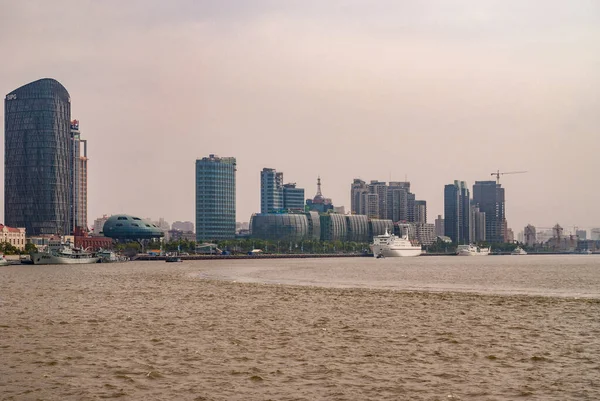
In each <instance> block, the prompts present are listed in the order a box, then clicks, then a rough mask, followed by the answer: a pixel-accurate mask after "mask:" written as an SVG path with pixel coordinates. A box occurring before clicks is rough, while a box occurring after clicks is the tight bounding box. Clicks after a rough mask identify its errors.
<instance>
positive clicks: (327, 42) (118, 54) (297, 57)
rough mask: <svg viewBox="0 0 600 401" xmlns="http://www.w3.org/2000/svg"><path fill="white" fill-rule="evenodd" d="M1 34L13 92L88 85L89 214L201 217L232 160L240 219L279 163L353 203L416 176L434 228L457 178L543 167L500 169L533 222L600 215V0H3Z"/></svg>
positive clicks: (77, 101)
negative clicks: (374, 188) (209, 173)
mask: <svg viewBox="0 0 600 401" xmlns="http://www.w3.org/2000/svg"><path fill="white" fill-rule="evenodd" d="M0 29H1V30H2V34H1V35H0V54H1V59H2V61H1V63H2V68H0V93H1V94H2V95H5V94H7V93H9V92H10V91H12V90H13V89H15V88H17V87H19V86H21V85H24V84H26V83H28V82H31V81H34V80H37V79H39V78H44V77H51V78H55V79H57V80H58V81H60V82H61V83H62V84H63V85H64V86H65V87H66V88H67V90H68V91H69V93H70V95H71V102H72V117H73V118H76V119H79V120H80V127H81V133H82V136H83V137H85V138H87V139H88V155H89V158H90V161H89V184H88V185H89V188H88V193H89V205H88V208H89V214H88V222H89V224H90V225H91V224H92V223H93V220H94V219H95V218H96V217H99V216H101V215H102V214H114V213H128V214H134V215H138V216H140V217H152V218H154V219H158V217H164V218H166V219H167V220H168V221H169V222H173V221H175V220H190V221H195V207H194V203H195V202H194V196H195V195H194V182H195V176H194V164H195V160H196V158H199V157H202V156H206V155H208V154H210V153H215V154H218V155H220V156H234V157H236V158H237V161H238V172H237V220H238V221H248V220H249V218H250V215H251V214H252V213H253V212H258V211H259V210H260V192H259V189H260V188H259V187H260V170H261V169H262V168H263V167H271V168H275V169H277V170H279V171H283V173H284V180H285V181H286V182H296V183H297V184H298V186H300V187H303V188H305V190H306V195H307V197H313V196H314V194H315V192H316V180H317V176H318V175H320V176H321V179H322V185H323V188H322V189H323V194H324V195H325V196H327V197H330V198H332V199H333V202H334V204H335V205H336V206H340V205H343V206H345V207H346V210H349V208H350V184H351V182H352V179H353V178H362V179H363V180H367V181H368V180H382V181H389V180H390V178H391V179H392V180H396V181H399V180H404V178H405V176H406V177H407V178H408V180H409V181H410V182H411V187H412V189H413V192H414V193H415V194H416V196H417V199H424V200H426V201H427V204H428V220H429V222H433V220H434V218H435V216H436V215H437V214H443V187H444V185H445V184H448V183H451V182H452V181H453V180H455V179H459V180H465V181H467V183H468V184H469V187H471V188H472V184H473V183H474V182H475V180H487V179H491V176H490V173H491V172H492V171H495V170H496V169H500V170H501V171H502V170H504V171H513V170H527V171H528V173H527V174H519V175H507V176H504V177H502V178H501V183H502V184H503V186H504V187H505V188H506V210H507V219H508V223H509V227H512V228H513V229H514V230H515V233H516V232H518V231H520V230H522V228H523V226H524V225H526V224H527V223H532V224H534V225H537V226H551V225H552V224H554V223H556V222H559V223H561V224H562V225H563V226H565V227H567V228H569V226H573V225H578V226H582V227H592V226H598V227H600V213H599V212H598V210H599V206H600V185H599V182H600V181H599V178H598V173H599V172H600V157H599V156H598V153H599V150H600V128H599V127H600V95H599V94H600V50H599V49H600V2H598V1H596V0H590V1H576V0H572V1H564V0H539V1H535V0H530V1H522V0H515V1H506V0H504V1H500V0H498V1H492V0H489V1H486V0H463V1H460V0H457V1H447V0H438V1H416V0H415V1H402V0H390V1H367V0H364V1H356V0H348V1H334V0H330V1H322V0H302V1H279V0H257V1H223V0H220V1H216V0H215V1H211V2H209V1H200V0H190V1H184V0H179V1H177V0H174V1H166V0H165V1H155V0H139V1H133V0H132V1H121V0H119V1H117V0H114V1H112V0H104V1H91V0H73V1H57V0H54V1H46V0H39V1H33V0H31V1H14V0H0ZM0 113H2V114H1V117H2V120H4V108H2V110H1V111H0ZM0 146H2V154H4V151H3V149H4V141H1V145H0ZM2 166H3V165H2ZM2 191H3V187H2ZM2 199H3V197H2ZM3 209H4V208H3V205H2V210H3Z"/></svg>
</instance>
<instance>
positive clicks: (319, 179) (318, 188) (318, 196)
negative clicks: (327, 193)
mask: <svg viewBox="0 0 600 401" xmlns="http://www.w3.org/2000/svg"><path fill="white" fill-rule="evenodd" d="M317 198H319V199H321V198H323V194H322V193H321V176H318V177H317V194H316V195H315V199H317Z"/></svg>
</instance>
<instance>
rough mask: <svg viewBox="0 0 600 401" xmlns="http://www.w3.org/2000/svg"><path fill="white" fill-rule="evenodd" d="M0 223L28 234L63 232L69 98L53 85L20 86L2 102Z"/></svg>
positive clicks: (68, 163)
mask: <svg viewBox="0 0 600 401" xmlns="http://www.w3.org/2000/svg"><path fill="white" fill-rule="evenodd" d="M4 118H5V120H4V149H5V150H4V151H5V156H4V221H5V224H6V225H8V226H10V227H25V228H26V229H27V234H28V235H40V234H69V233H70V232H71V230H70V213H71V211H70V208H71V206H70V205H71V189H72V186H71V183H70V180H71V172H72V171H71V170H72V168H73V167H72V163H71V160H72V157H71V100H70V97H69V92H67V90H66V89H65V87H64V86H62V85H61V84H60V83H59V82H58V81H56V80H54V79H49V78H44V79H40V80H38V81H34V82H31V83H29V84H27V85H24V86H21V87H20V88H18V89H15V90H14V91H12V92H10V93H9V94H7V95H6V98H5V101H4Z"/></svg>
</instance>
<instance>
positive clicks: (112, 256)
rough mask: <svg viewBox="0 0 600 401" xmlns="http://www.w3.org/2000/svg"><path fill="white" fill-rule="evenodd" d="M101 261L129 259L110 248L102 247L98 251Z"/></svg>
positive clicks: (115, 261) (113, 261) (109, 261)
mask: <svg viewBox="0 0 600 401" xmlns="http://www.w3.org/2000/svg"><path fill="white" fill-rule="evenodd" d="M96 256H97V257H98V262H99V263H118V262H126V261H128V260H129V259H128V258H127V257H126V256H121V255H118V254H117V253H116V252H114V251H111V250H108V249H100V250H98V252H96Z"/></svg>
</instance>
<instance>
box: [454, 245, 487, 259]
mask: <svg viewBox="0 0 600 401" xmlns="http://www.w3.org/2000/svg"><path fill="white" fill-rule="evenodd" d="M456 254H457V255H458V256H487V255H489V254H490V248H482V247H480V246H477V245H474V244H469V245H459V246H458V247H456Z"/></svg>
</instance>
